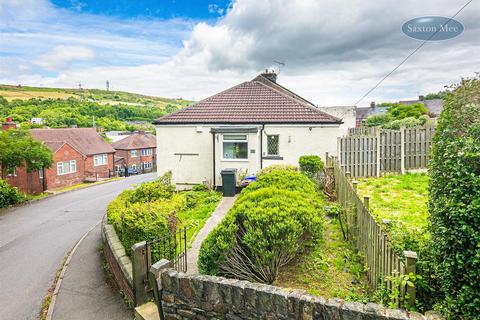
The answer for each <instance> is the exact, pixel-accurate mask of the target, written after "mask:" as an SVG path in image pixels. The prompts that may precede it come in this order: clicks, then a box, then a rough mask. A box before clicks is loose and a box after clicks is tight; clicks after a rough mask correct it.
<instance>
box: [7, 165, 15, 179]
mask: <svg viewBox="0 0 480 320" xmlns="http://www.w3.org/2000/svg"><path fill="white" fill-rule="evenodd" d="M7 176H8V177H16V176H17V167H13V170H12V172H10V173H9V174H7Z"/></svg>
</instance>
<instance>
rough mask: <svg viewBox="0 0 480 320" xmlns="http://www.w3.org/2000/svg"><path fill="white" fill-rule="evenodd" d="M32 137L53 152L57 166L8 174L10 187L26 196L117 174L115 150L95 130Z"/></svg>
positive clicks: (56, 131) (54, 131)
mask: <svg viewBox="0 0 480 320" xmlns="http://www.w3.org/2000/svg"><path fill="white" fill-rule="evenodd" d="M3 127H4V129H10V128H12V127H13V128H14V126H8V128H5V126H3ZM31 134H32V136H33V138H34V139H36V140H39V141H42V142H43V143H44V144H45V145H46V146H47V147H48V148H50V150H51V151H52V153H53V165H52V167H51V168H45V169H44V170H41V171H34V172H31V173H27V171H26V169H25V168H24V167H22V168H15V170H14V172H13V173H11V174H8V175H7V177H6V179H7V181H8V183H9V184H11V185H13V186H15V187H18V188H19V189H20V190H22V191H23V192H26V193H30V194H37V193H40V192H43V191H45V190H51V189H56V188H61V187H67V186H71V185H74V184H78V183H81V182H83V181H86V180H96V179H98V178H108V177H110V176H112V175H113V173H114V153H115V150H114V149H113V148H112V146H110V144H108V143H107V142H105V141H104V140H103V139H102V137H100V135H98V133H97V132H96V130H95V129H93V128H68V129H32V130H31Z"/></svg>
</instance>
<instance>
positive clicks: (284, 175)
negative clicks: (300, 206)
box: [242, 170, 316, 196]
mask: <svg viewBox="0 0 480 320" xmlns="http://www.w3.org/2000/svg"><path fill="white" fill-rule="evenodd" d="M268 187H273V188H278V189H283V190H290V191H299V192H302V193H304V194H305V195H306V196H307V195H309V196H315V195H316V191H315V190H316V189H315V184H314V183H313V182H312V181H311V180H310V179H308V178H307V177H306V176H305V175H303V174H301V173H300V172H298V171H290V170H273V171H272V172H270V173H268V174H263V175H261V176H259V177H257V181H255V182H254V183H251V184H250V185H249V186H248V187H247V188H245V189H243V191H242V195H243V194H246V193H249V192H252V191H255V190H258V189H261V188H268Z"/></svg>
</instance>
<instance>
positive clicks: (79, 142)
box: [31, 128, 115, 156]
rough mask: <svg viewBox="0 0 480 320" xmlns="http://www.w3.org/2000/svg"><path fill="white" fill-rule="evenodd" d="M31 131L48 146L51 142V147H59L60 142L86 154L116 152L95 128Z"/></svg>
mask: <svg viewBox="0 0 480 320" xmlns="http://www.w3.org/2000/svg"><path fill="white" fill-rule="evenodd" d="M31 133H32V136H33V137H34V138H35V139H37V140H40V141H43V142H44V143H45V144H47V146H48V144H51V146H50V148H55V147H58V144H59V143H68V144H69V145H70V146H72V147H73V148H74V149H76V150H77V151H78V152H80V153H81V154H83V155H85V156H88V155H93V154H100V153H113V152H115V149H113V148H112V146H111V145H110V144H108V143H107V142H106V141H104V140H103V139H102V137H100V135H99V134H98V133H97V131H96V130H95V129H94V128H61V129H32V130H31ZM60 147H61V146H60ZM60 147H58V148H60ZM57 150H58V149H57Z"/></svg>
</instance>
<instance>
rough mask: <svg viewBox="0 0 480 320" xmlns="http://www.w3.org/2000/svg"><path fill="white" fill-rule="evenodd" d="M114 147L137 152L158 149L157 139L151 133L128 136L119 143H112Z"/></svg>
mask: <svg viewBox="0 0 480 320" xmlns="http://www.w3.org/2000/svg"><path fill="white" fill-rule="evenodd" d="M112 147H114V148H115V149H117V150H137V149H147V148H156V147H157V139H156V138H155V136H154V135H152V134H149V133H141V132H136V133H133V134H131V135H128V136H126V138H123V139H121V140H119V141H117V142H114V143H112Z"/></svg>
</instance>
